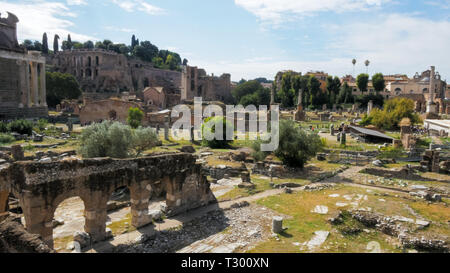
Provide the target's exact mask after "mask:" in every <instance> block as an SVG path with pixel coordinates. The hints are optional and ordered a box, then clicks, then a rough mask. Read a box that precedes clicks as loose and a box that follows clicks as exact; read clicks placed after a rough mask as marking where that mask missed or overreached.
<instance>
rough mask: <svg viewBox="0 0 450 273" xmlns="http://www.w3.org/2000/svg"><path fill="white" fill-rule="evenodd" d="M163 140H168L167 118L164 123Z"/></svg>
mask: <svg viewBox="0 0 450 273" xmlns="http://www.w3.org/2000/svg"><path fill="white" fill-rule="evenodd" d="M164 139H165V140H169V117H168V116H167V117H166V119H165V122H164Z"/></svg>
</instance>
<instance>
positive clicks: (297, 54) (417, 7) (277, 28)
mask: <svg viewBox="0 0 450 273" xmlns="http://www.w3.org/2000/svg"><path fill="white" fill-rule="evenodd" d="M0 11H1V12H2V16H5V14H4V11H11V12H13V13H15V14H16V15H18V17H19V19H20V23H19V33H18V35H19V39H20V40H23V39H27V38H28V39H39V40H40V39H41V37H42V33H43V32H44V31H45V32H47V33H48V34H49V37H50V38H51V37H53V35H54V34H55V33H58V34H59V35H60V36H61V37H67V33H71V36H72V39H73V40H78V41H86V40H88V39H90V40H94V41H95V40H103V39H110V40H112V41H114V42H117V43H119V42H120V43H127V44H129V43H130V39H131V35H132V34H135V35H136V36H137V37H138V38H139V39H140V40H141V41H142V40H149V41H151V42H152V43H153V44H155V45H157V46H158V47H159V48H162V49H170V50H173V51H176V52H178V53H180V54H181V56H182V57H183V58H187V59H188V60H189V64H190V65H193V66H199V67H204V68H205V69H206V70H207V72H208V73H214V74H216V75H218V74H221V73H231V75H232V79H233V80H235V81H237V80H240V79H241V78H246V79H250V78H255V77H260V76H262V77H267V78H270V79H273V77H274V75H275V73H276V72H277V71H279V70H285V69H292V70H296V71H302V72H307V71H309V70H322V71H326V72H328V73H330V74H332V75H337V76H343V75H345V74H351V73H352V71H353V67H352V64H351V60H352V59H353V58H356V59H357V60H358V63H357V66H356V73H360V72H365V71H366V68H365V67H364V64H363V63H364V61H365V60H366V59H368V60H370V61H371V65H370V66H369V74H374V73H376V72H383V73H385V74H393V73H406V74H408V75H409V76H412V75H414V73H415V72H422V71H424V70H426V69H428V67H429V66H431V65H435V66H436V68H437V70H438V71H439V72H440V73H441V75H442V76H443V78H444V79H448V80H449V81H450V54H449V52H450V50H449V49H450V0H428V1H420V2H419V1H412V0H407V1H403V0H402V1H399V0H122V1H120V0H96V1H87V0H50V1H42V0H27V1H25V0H23V1H21V0H19V1H17V0H16V1H10V0H0ZM50 40H51V39H50ZM50 42H51V41H50Z"/></svg>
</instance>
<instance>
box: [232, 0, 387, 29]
mask: <svg viewBox="0 0 450 273" xmlns="http://www.w3.org/2000/svg"><path fill="white" fill-rule="evenodd" d="M386 2H390V0H235V4H236V5H238V6H240V7H242V8H244V9H246V10H247V11H249V12H251V13H253V14H254V15H255V16H257V17H258V18H259V19H261V20H263V21H270V22H272V23H275V24H278V23H281V22H283V21H288V20H290V19H291V18H292V17H298V16H310V15H312V14H315V13H319V12H330V11H332V12H345V11H355V10H367V9H368V8H370V7H379V6H381V5H382V4H383V3H386Z"/></svg>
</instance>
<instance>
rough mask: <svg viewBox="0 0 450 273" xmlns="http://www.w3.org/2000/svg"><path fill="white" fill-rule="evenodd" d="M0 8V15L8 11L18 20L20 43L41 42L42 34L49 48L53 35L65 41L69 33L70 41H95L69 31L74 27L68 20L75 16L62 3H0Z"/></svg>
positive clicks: (89, 37)
mask: <svg viewBox="0 0 450 273" xmlns="http://www.w3.org/2000/svg"><path fill="white" fill-rule="evenodd" d="M0 7H1V9H2V14H5V13H6V11H9V12H11V13H14V14H15V15H17V17H18V18H19V23H18V25H17V29H18V30H17V32H18V38H19V40H21V41H22V40H25V39H31V40H39V41H41V40H42V35H43V33H44V32H46V33H47V36H48V40H49V46H50V47H52V45H53V37H54V35H55V34H58V35H59V37H61V39H65V38H66V37H67V35H68V34H69V33H70V35H71V37H72V40H77V41H80V42H83V41H87V40H96V38H94V37H91V36H89V35H84V34H81V33H75V32H72V31H70V28H71V27H72V26H74V23H73V22H72V21H71V20H70V19H71V18H75V17H76V16H77V15H76V14H74V13H73V12H71V11H70V9H69V8H68V7H67V6H66V5H65V4H63V3H59V2H43V1H28V2H20V3H9V2H5V1H0Z"/></svg>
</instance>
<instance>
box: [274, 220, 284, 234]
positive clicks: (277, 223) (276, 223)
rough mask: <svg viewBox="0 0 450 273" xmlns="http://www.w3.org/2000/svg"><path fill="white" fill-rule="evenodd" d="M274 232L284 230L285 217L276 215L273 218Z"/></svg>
mask: <svg viewBox="0 0 450 273" xmlns="http://www.w3.org/2000/svg"><path fill="white" fill-rule="evenodd" d="M272 232H273V233H277V234H278V233H281V232H283V217H281V216H275V217H273V218H272Z"/></svg>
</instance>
